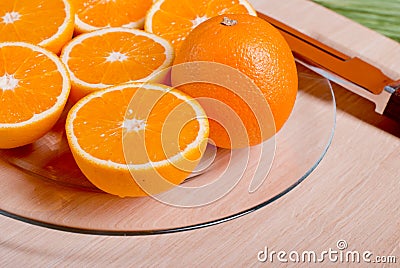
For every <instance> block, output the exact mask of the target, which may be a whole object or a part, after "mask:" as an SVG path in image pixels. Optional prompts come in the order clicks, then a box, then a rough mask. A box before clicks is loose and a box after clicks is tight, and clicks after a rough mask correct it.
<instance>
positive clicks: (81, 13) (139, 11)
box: [72, 0, 153, 33]
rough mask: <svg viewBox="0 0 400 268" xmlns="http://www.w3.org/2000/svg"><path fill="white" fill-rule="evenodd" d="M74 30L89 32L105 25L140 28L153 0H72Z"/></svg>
mask: <svg viewBox="0 0 400 268" xmlns="http://www.w3.org/2000/svg"><path fill="white" fill-rule="evenodd" d="M72 2H73V5H74V7H75V9H76V14H75V21H76V25H75V30H76V32H78V33H83V32H90V31H94V30H98V29H100V28H106V27H128V28H141V27H143V24H144V17H145V15H146V13H147V11H148V10H149V9H150V7H151V5H152V4H153V0H113V1H103V0H73V1H72Z"/></svg>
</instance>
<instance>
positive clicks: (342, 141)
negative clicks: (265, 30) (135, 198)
mask: <svg viewBox="0 0 400 268" xmlns="http://www.w3.org/2000/svg"><path fill="white" fill-rule="evenodd" d="M252 2H258V4H259V3H261V1H252ZM266 2H268V1H266ZM272 2H273V1H272ZM281 2H282V3H283V2H285V3H286V1H281ZM287 2H291V1H287ZM292 2H300V1H294V0H293V1H292ZM256 4H257V3H256ZM296 7H297V6H296ZM394 64H395V63H393V65H394ZM397 70H400V68H399V69H397ZM393 72H394V71H393ZM334 91H335V94H336V100H337V107H338V116H337V127H336V132H335V137H334V140H333V144H332V146H331V148H330V149H329V151H328V153H327V155H326V157H325V158H324V159H323V161H322V162H321V164H320V165H319V166H318V168H317V169H316V170H315V171H314V172H313V173H312V174H311V175H310V177H309V178H308V179H307V180H306V181H305V182H303V183H302V184H301V185H300V186H299V187H297V188H296V189H295V190H294V191H293V192H291V193H289V194H288V195H286V196H285V197H283V198H282V199H280V200H278V201H276V202H274V203H273V204H271V205H269V206H267V207H265V208H263V209H261V210H259V211H257V212H255V213H252V214H250V215H247V216H244V217H242V218H239V219H236V220H233V221H231V222H228V223H224V224H220V225H217V226H213V227H209V228H205V229H200V230H196V231H189V232H184V233H176V234H170V235H160V236H151V237H99V236H88V235H79V234H70V233H64V232H60V231H53V230H47V229H44V228H41V227H35V226H32V225H28V224H25V223H21V222H18V221H15V220H12V219H8V218H6V217H0V267H18V266H23V265H26V266H29V267H31V266H35V267H43V266H44V267H54V266H68V267H71V266H72V267H82V266H100V267H104V266H115V267H127V266H130V267H139V266H143V267H158V266H164V267H187V266H189V267H190V266H194V265H196V266H200V267H216V266H225V267H238V266H239V267H241V266H258V265H259V266H263V265H262V264H261V265H260V263H259V262H258V261H257V253H258V252H259V251H260V250H263V249H264V247H266V246H268V248H269V249H270V250H276V251H279V250H285V251H287V252H289V251H292V250H297V251H299V252H302V251H304V250H314V251H317V252H321V251H323V250H328V249H329V248H333V249H336V243H337V241H338V240H341V239H344V240H346V241H347V243H348V245H349V249H351V250H359V251H366V250H369V251H371V252H373V253H374V255H375V256H376V255H395V256H397V262H398V263H399V262H400V232H399V229H400V210H399V209H398V204H399V199H400V180H399V179H400V169H399V168H398V167H399V165H398V163H399V160H400V126H399V125H398V124H397V123H395V122H393V121H391V120H389V119H386V118H384V117H381V116H379V115H377V114H375V113H374V112H373V109H374V107H373V105H372V104H371V103H369V102H368V101H366V100H364V99H362V98H360V97H358V96H357V95H354V94H352V93H350V92H348V91H347V90H345V89H343V88H340V87H338V86H335V87H334ZM316 101H317V100H316ZM320 109H330V107H328V106H327V107H320ZM19 174H20V173H19V171H17V170H15V169H14V168H12V167H10V166H8V165H6V164H4V163H0V178H4V177H5V176H7V177H10V176H16V177H17V176H20V175H19ZM325 264H326V265H328V264H329V262H328V261H325ZM264 265H265V264H264ZM307 266H308V265H307ZM331 266H335V265H333V264H331ZM346 266H347V265H346ZM361 267H363V266H361ZM393 267H395V266H393Z"/></svg>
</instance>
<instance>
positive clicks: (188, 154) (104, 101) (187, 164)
mask: <svg viewBox="0 0 400 268" xmlns="http://www.w3.org/2000/svg"><path fill="white" fill-rule="evenodd" d="M66 133H67V138H68V142H69V145H70V148H71V151H72V153H73V155H74V158H75V160H76V162H77V164H78V166H79V167H80V169H81V170H82V172H83V173H84V174H85V175H86V177H87V178H88V179H89V180H90V181H91V182H92V183H93V184H94V185H96V186H97V187H98V188H99V189H101V190H103V191H105V192H108V193H111V194H114V195H119V196H122V197H124V196H144V195H150V194H156V193H160V192H163V191H166V190H168V189H170V188H171V187H174V186H176V185H178V184H179V183H181V182H182V181H183V180H184V179H185V178H186V177H187V176H188V175H189V174H190V172H191V171H193V169H194V168H195V167H196V165H197V164H198V162H199V161H200V159H201V157H202V155H203V153H204V150H205V147H206V144H207V137H208V121H207V118H206V117H205V114H204V111H203V109H202V108H201V106H200V105H199V103H198V102H197V101H195V100H194V99H192V98H190V97H189V96H187V95H185V94H183V93H181V92H179V91H177V90H176V89H173V88H170V87H167V86H163V85H159V84H152V83H146V84H143V83H129V84H123V85H119V86H114V87H110V88H106V89H102V90H99V91H97V92H95V93H93V94H90V95H88V96H86V97H85V98H83V99H81V100H80V101H79V102H77V103H76V104H75V105H74V107H73V108H72V109H71V110H70V112H69V114H68V118H67V122H66Z"/></svg>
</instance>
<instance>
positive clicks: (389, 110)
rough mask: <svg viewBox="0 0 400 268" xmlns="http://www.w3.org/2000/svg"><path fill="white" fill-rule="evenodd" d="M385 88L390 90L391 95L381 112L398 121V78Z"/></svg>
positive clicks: (399, 109)
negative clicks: (383, 110)
mask: <svg viewBox="0 0 400 268" xmlns="http://www.w3.org/2000/svg"><path fill="white" fill-rule="evenodd" d="M386 90H390V91H392V96H391V97H390V99H389V102H388V104H387V106H386V109H385V112H384V113H383V114H384V115H386V116H387V117H390V118H391V119H393V120H395V121H397V122H400V80H398V81H395V82H394V83H392V84H391V85H389V86H388V87H387V88H386Z"/></svg>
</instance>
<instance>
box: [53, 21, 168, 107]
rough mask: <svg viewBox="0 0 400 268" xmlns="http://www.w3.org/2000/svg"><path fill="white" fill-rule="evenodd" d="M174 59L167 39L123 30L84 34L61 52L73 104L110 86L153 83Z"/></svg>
mask: <svg viewBox="0 0 400 268" xmlns="http://www.w3.org/2000/svg"><path fill="white" fill-rule="evenodd" d="M173 58H174V52H173V49H172V47H171V45H170V43H169V42H168V41H166V40H165V39H163V38H161V37H159V36H156V35H154V34H151V33H147V32H145V31H142V30H137V29H128V28H122V27H121V28H106V29H101V30H97V31H93V32H90V33H85V34H81V35H79V36H77V37H76V38H74V39H73V40H72V41H71V42H70V43H69V44H67V45H66V46H65V47H64V49H63V51H62V53H61V60H62V61H63V62H64V63H65V65H66V66H67V69H68V71H69V73H70V76H71V81H72V90H71V99H72V100H73V101H76V100H79V99H80V98H82V97H83V96H85V95H87V94H89V93H91V92H94V91H96V90H99V89H102V88H106V87H109V86H113V85H117V84H121V83H127V82H138V81H152V79H156V77H154V76H155V75H156V74H157V73H159V72H160V71H161V70H163V69H165V68H167V67H169V66H170V65H171V64H172V61H173Z"/></svg>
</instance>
